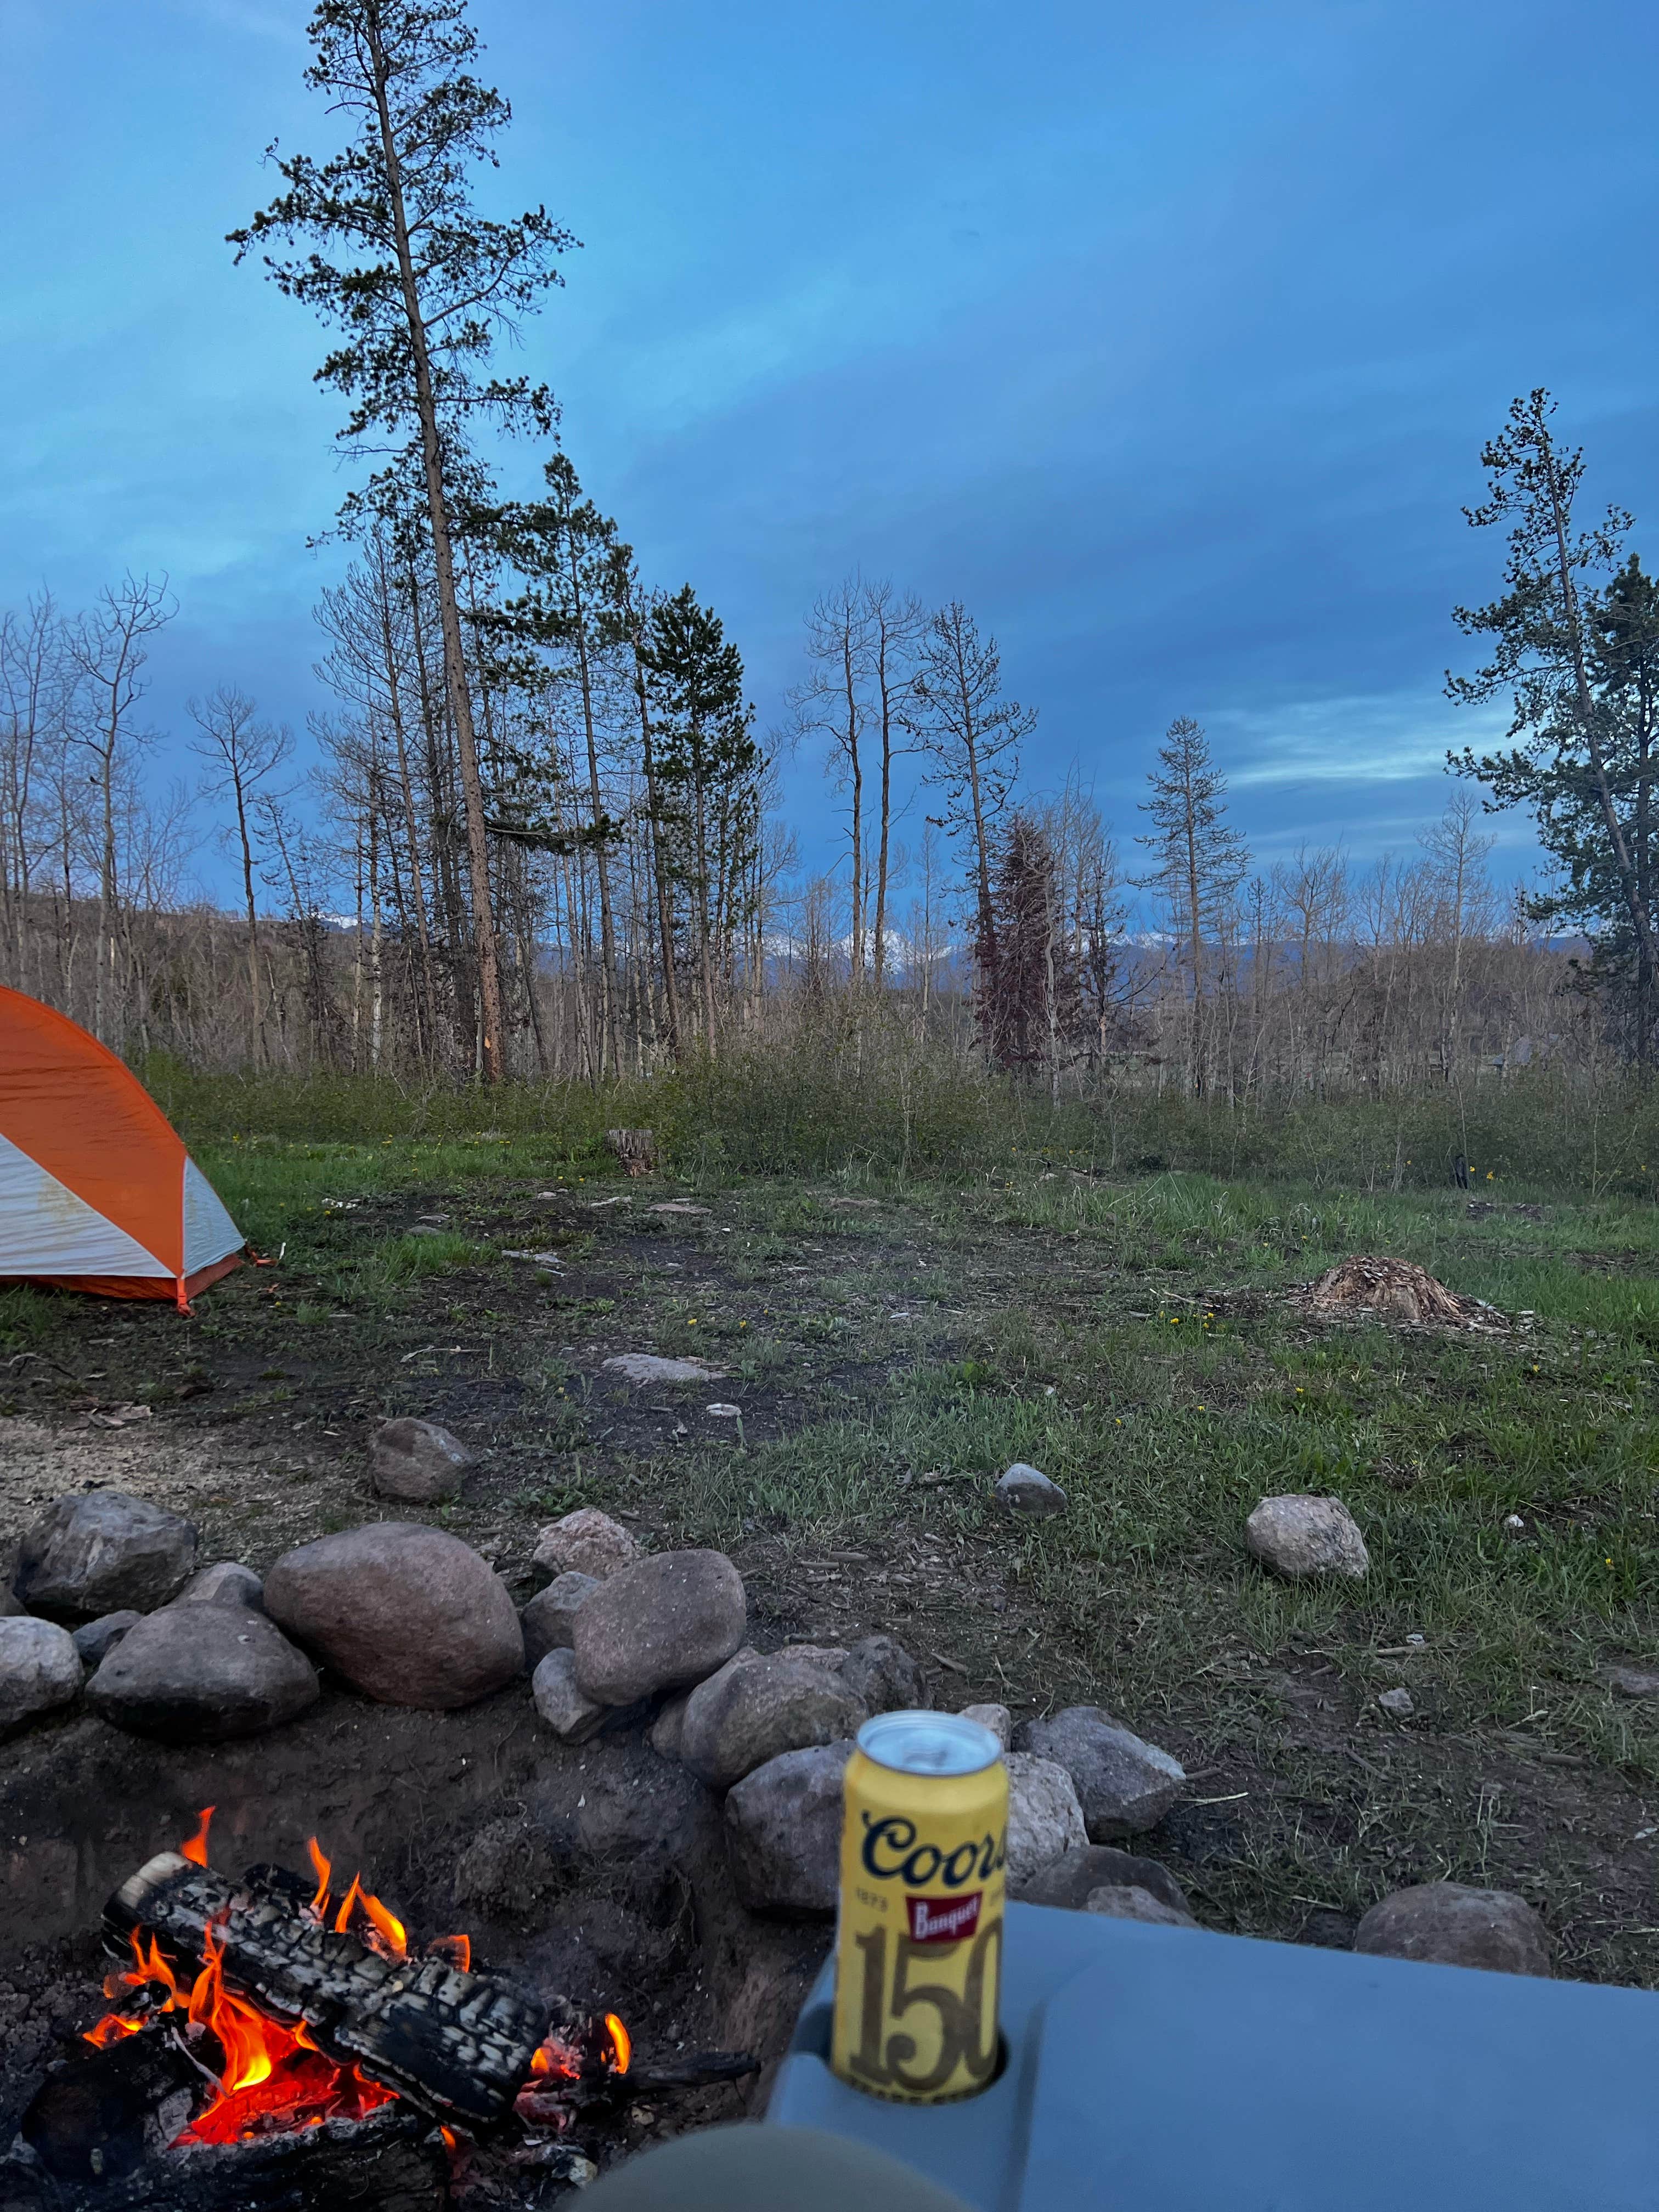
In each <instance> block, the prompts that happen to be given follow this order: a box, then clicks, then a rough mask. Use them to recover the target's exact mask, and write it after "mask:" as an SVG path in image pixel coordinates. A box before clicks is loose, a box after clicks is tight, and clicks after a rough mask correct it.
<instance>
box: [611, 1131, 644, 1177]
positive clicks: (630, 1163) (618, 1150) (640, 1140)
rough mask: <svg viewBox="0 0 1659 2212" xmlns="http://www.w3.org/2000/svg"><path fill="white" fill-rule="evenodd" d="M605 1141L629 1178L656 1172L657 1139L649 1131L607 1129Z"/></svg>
mask: <svg viewBox="0 0 1659 2212" xmlns="http://www.w3.org/2000/svg"><path fill="white" fill-rule="evenodd" d="M605 1143H606V1144H607V1145H608V1146H609V1147H610V1148H611V1152H612V1154H613V1155H614V1156H615V1158H617V1160H618V1161H620V1162H621V1164H622V1165H623V1169H624V1170H626V1172H627V1173H628V1174H629V1175H630V1176H648V1175H654V1174H655V1173H656V1171H657V1139H656V1135H655V1133H654V1132H653V1131H652V1130H650V1129H607V1130H606V1131H605Z"/></svg>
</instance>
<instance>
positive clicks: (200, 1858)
mask: <svg viewBox="0 0 1659 2212" xmlns="http://www.w3.org/2000/svg"><path fill="white" fill-rule="evenodd" d="M213 1812H214V1808H213V1807H212V1806H211V1805H204V1806H203V1808H202V1815H201V1825H200V1826H199V1827H198V1828H197V1831H196V1833H195V1834H194V1835H193V1836H191V1837H190V1838H187V1839H186V1840H185V1842H184V1843H182V1844H179V1853H180V1855H181V1856H182V1857H185V1858H187V1859H189V1860H190V1861H191V1863H193V1864H194V1865H196V1866H198V1867H204V1866H205V1865H206V1864H207V1851H208V1822H209V1821H210V1820H211V1819H212V1818H213Z"/></svg>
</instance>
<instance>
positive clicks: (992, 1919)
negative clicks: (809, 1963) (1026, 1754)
mask: <svg viewBox="0 0 1659 2212" xmlns="http://www.w3.org/2000/svg"><path fill="white" fill-rule="evenodd" d="M845 1789H846V1813H845V1818H844V1822H843V1826H842V1860H841V1909H840V1923H839V1927H838V1929H837V1935H836V2009H835V2028H834V2035H833V2039H832V2043H831V2046H830V2064H831V2066H832V2068H833V2069H834V2070H835V2072H836V2074H837V2075H840V2077H841V2078H842V2081H847V2082H849V2083H851V2084H852V2085H853V2086H854V2087H857V2088H860V2089H866V2090H869V2091H872V2093H874V2094H875V2095H877V2096H880V2097H890V2098H896V2099H899V2100H904V2101H906V2102H910V2103H918V2104H932V2103H938V2102H942V2101H943V2100H945V2099H948V2098H953V2097H970V2096H972V2095H974V2094H975V2092H976V2091H978V2090H980V2089H982V2088H983V2087H985V2086H986V2084H987V2082H988V2081H990V2079H991V2078H992V2075H994V2073H995V2071H996V2065H997V2052H998V2042H997V2008H998V1998H999V1995H1000V1984H1001V1969H1002V1925H1003V1887H1004V1885H1003V1863H1004V1859H1005V1857H1006V1837H1007V1826H1008V1772H1007V1769H1006V1767H1005V1766H1004V1765H1003V1763H1002V1747H1001V1746H1000V1744H999V1742H998V1741H997V1739H996V1738H995V1736H994V1735H992V1734H991V1732H990V1730H989V1729H983V1728H981V1727H980V1726H979V1725H978V1724H977V1723H975V1722H973V1721H968V1720H963V1719H962V1718H961V1717H959V1716H957V1715H954V1714H948V1713H927V1712H907V1713H883V1714H881V1715H879V1716H878V1717H877V1718H876V1719H874V1720H872V1721H868V1722H866V1724H865V1726H864V1727H863V1728H862V1729H860V1731H859V1747H858V1749H857V1750H856V1751H855V1752H854V1755H853V1757H852V1758H851V1759H849V1760H848V1765H847V1772H846V1784H845Z"/></svg>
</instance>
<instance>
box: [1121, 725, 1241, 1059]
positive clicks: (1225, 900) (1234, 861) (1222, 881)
mask: <svg viewBox="0 0 1659 2212" xmlns="http://www.w3.org/2000/svg"><path fill="white" fill-rule="evenodd" d="M1148 781H1149V782H1150V784H1151V786H1152V797H1151V798H1150V799H1144V800H1143V801H1142V802H1141V810H1140V811H1141V812H1142V813H1143V814H1146V815H1148V816H1150V817H1151V819H1152V830H1151V832H1150V834H1148V835H1147V836H1140V837H1137V838H1136V840H1135V842H1136V843H1137V844H1138V845H1144V846H1145V847H1146V849H1147V851H1148V852H1149V853H1150V854H1152V866H1151V867H1150V868H1149V869H1148V871H1147V872H1146V874H1145V875H1144V876H1139V877H1136V878H1134V881H1135V882H1136V883H1137V884H1139V886H1140V887H1141V888H1142V889H1144V890H1158V891H1160V892H1161V893H1162V894H1163V896H1164V903H1165V905H1166V907H1167V908H1168V910H1169V916H1170V929H1171V934H1172V936H1173V937H1174V939H1175V942H1176V945H1177V946H1178V947H1179V955H1178V957H1180V958H1181V959H1182V962H1183V963H1184V964H1185V966H1186V967H1187V969H1188V972H1189V974H1190V977H1191V982H1190V985H1189V989H1190V994H1191V995H1190V1006H1191V1032H1190V1039H1189V1044H1188V1082H1189V1083H1190V1085H1191V1086H1192V1088H1193V1090H1194V1091H1200V1090H1201V1089H1202V1088H1203V1087H1204V1082H1205V1071H1206V1056H1207V1047H1208V1036H1207V1031H1206V1022H1205V1005H1204V1001H1205V993H1206V981H1207V979H1208V975H1209V970H1210V965H1211V963H1210V960H1209V946H1210V944H1211V942H1212V940H1218V939H1221V938H1222V937H1223V936H1224V935H1225V928H1226V924H1227V922H1228V921H1229V920H1230V919H1231V912H1230V910H1231V902H1232V899H1233V895H1234V894H1235V892H1237V889H1238V887H1239V885H1240V884H1242V883H1243V880H1244V874H1245V871H1246V869H1247V868H1248V867H1249V854H1248V853H1247V852H1246V851H1245V849H1244V841H1243V838H1242V837H1241V836H1239V834H1238V832H1237V830H1236V829H1233V828H1231V825H1230V824H1229V823H1228V821H1227V781H1226V778H1225V776H1224V775H1222V774H1221V772H1220V770H1219V769H1218V768H1217V767H1216V765H1215V763H1214V761H1213V759H1212V757H1211V753H1210V741H1209V739H1208V738H1206V736H1205V734H1204V730H1203V727H1202V726H1201V725H1200V723H1197V722H1195V721H1194V720H1192V718H1191V716H1190V715H1187V714H1182V715H1179V716H1177V717H1176V720H1174V721H1173V722H1171V723H1170V726H1169V728H1168V730H1167V731H1166V732H1164V743H1163V744H1161V745H1160V746H1159V747H1158V766H1157V767H1156V768H1155V769H1153V770H1152V773H1151V775H1150V776H1149V778H1148Z"/></svg>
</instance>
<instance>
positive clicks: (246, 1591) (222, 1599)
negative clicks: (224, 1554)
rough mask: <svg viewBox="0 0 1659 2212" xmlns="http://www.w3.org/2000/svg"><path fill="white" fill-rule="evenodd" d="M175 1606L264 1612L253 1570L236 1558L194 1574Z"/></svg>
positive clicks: (262, 1596)
mask: <svg viewBox="0 0 1659 2212" xmlns="http://www.w3.org/2000/svg"><path fill="white" fill-rule="evenodd" d="M173 1603H174V1605H235V1606H240V1607H241V1608H242V1610H243V1612H244V1613H263V1612H264V1607H265V1586H264V1583H262V1582H261V1581H260V1579H259V1577H258V1575H256V1574H255V1573H254V1571H253V1570H252V1567H245V1566H243V1565H240V1562H239V1561H237V1560H235V1559H217V1560H216V1561H215V1562H214V1564H213V1565H212V1566H210V1567H204V1568H202V1569H201V1571H199V1573H197V1574H193V1575H192V1576H191V1578H190V1580H189V1581H188V1582H187V1583H185V1586H184V1588H183V1589H181V1590H180V1591H179V1595H178V1596H177V1597H176V1598H174V1599H173Z"/></svg>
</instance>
